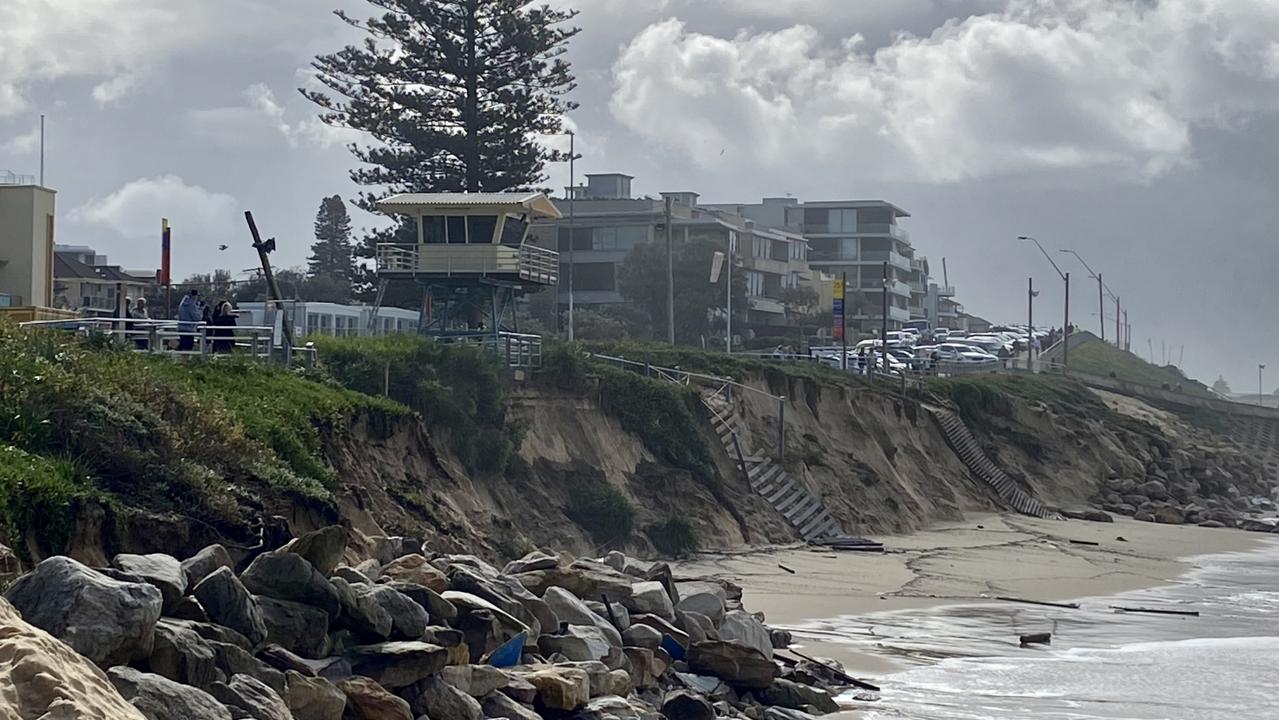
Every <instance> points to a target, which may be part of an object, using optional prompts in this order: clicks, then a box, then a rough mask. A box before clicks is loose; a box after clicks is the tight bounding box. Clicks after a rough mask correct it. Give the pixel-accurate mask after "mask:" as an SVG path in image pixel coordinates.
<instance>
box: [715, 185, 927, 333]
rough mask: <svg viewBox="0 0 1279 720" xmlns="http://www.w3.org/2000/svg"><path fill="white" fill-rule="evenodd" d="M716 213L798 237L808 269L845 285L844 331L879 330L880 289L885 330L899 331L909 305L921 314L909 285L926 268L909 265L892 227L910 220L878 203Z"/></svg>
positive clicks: (897, 229) (764, 205) (766, 205)
mask: <svg viewBox="0 0 1279 720" xmlns="http://www.w3.org/2000/svg"><path fill="white" fill-rule="evenodd" d="M716 207H720V208H724V209H726V210H730V211H732V212H734V213H736V214H738V215H740V216H742V217H746V218H750V219H751V220H754V221H756V222H760V223H766V224H779V226H780V227H785V228H786V229H787V230H789V231H791V232H799V233H800V234H802V236H803V237H804V238H805V239H806V240H807V241H808V247H809V253H808V262H809V265H810V266H811V267H812V269H813V270H814V271H820V272H823V273H828V274H830V275H832V276H833V277H835V278H841V277H843V278H846V279H847V286H846V292H845V315H846V317H847V318H848V324H849V327H850V330H859V331H860V332H862V333H867V332H870V331H871V330H872V329H878V328H879V327H880V325H881V320H880V319H881V318H882V316H883V311H882V303H883V288H884V287H885V286H887V288H888V326H889V329H900V328H901V326H902V325H903V324H904V323H905V322H906V321H908V320H910V319H911V308H912V302H913V303H914V307H916V308H918V309H919V311H920V312H922V309H923V300H922V297H923V293H922V292H921V293H920V294H918V296H917V295H916V293H915V292H914V288H913V287H912V285H911V280H912V279H914V280H916V281H920V280H922V278H924V277H926V274H927V266H926V264H920V263H914V260H915V250H914V248H913V247H912V246H911V244H910V234H909V233H908V232H907V231H906V230H905V228H903V227H901V226H900V225H899V224H898V220H899V219H900V218H906V217H910V214H909V213H907V212H906V211H905V210H903V209H901V208H899V207H897V206H896V205H894V204H892V203H889V202H885V201H883V200H835V201H819V202H801V201H800V200H799V199H797V198H790V197H786V198H764V199H763V201H762V202H760V203H754V204H739V205H717V206H716ZM885 264H887V265H886V266H885ZM885 267H887V271H886V273H887V274H886V275H885ZM921 273H922V275H921Z"/></svg>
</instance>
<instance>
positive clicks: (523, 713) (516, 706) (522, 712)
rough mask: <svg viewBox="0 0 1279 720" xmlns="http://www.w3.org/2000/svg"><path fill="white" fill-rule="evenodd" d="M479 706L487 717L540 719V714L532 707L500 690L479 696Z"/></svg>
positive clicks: (509, 719) (508, 719) (512, 719)
mask: <svg viewBox="0 0 1279 720" xmlns="http://www.w3.org/2000/svg"><path fill="white" fill-rule="evenodd" d="M480 708H481V709H482V710H483V711H484V716H485V717H489V718H506V719H507V720H542V716H541V715H538V714H537V713H536V712H534V710H533V708H531V707H529V706H528V705H521V704H520V703H518V702H516V701H515V700H514V699H512V698H511V697H510V696H508V695H506V694H505V693H501V692H491V693H489V694H488V695H485V696H484V697H483V698H481V699H480Z"/></svg>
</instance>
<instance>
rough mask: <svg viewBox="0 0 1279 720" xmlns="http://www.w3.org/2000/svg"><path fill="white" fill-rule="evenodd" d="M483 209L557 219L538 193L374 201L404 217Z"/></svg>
mask: <svg viewBox="0 0 1279 720" xmlns="http://www.w3.org/2000/svg"><path fill="white" fill-rule="evenodd" d="M464 208H484V209H491V210H494V211H499V210H515V209H522V210H525V211H527V212H529V213H531V214H533V215H534V216H535V217H547V218H558V217H560V211H559V208H557V207H555V203H553V202H551V199H550V198H548V197H546V195H544V194H542V193H540V192H508V193H401V194H399V195H392V196H390V197H388V198H383V199H382V200H378V201H377V209H378V210H381V211H383V212H389V213H402V214H405V215H417V214H423V215H441V214H443V213H440V212H427V211H431V210H439V209H449V210H461V209H464Z"/></svg>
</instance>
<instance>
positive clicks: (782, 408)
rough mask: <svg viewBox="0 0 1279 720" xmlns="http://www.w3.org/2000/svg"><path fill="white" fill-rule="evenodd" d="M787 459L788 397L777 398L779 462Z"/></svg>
mask: <svg viewBox="0 0 1279 720" xmlns="http://www.w3.org/2000/svg"><path fill="white" fill-rule="evenodd" d="M785 459H786V396H785V395H781V396H778V398H777V460H778V462H781V461H784V460H785Z"/></svg>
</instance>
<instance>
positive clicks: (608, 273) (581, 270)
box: [561, 263, 617, 291]
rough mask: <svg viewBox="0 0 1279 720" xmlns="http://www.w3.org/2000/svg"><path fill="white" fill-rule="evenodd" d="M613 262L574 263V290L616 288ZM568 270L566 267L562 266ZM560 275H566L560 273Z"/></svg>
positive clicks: (607, 289) (565, 275) (609, 289)
mask: <svg viewBox="0 0 1279 720" xmlns="http://www.w3.org/2000/svg"><path fill="white" fill-rule="evenodd" d="M614 267H615V266H614V265H613V263H576V264H575V265H574V266H573V289H574V290H603V291H611V290H615V289H616V288H617V277H616V274H615V271H614ZM563 269H564V270H568V268H567V267H565V268H563ZM561 277H567V274H562V275H561Z"/></svg>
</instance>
